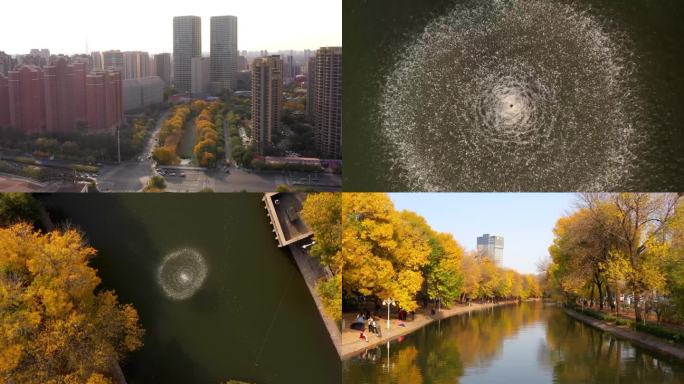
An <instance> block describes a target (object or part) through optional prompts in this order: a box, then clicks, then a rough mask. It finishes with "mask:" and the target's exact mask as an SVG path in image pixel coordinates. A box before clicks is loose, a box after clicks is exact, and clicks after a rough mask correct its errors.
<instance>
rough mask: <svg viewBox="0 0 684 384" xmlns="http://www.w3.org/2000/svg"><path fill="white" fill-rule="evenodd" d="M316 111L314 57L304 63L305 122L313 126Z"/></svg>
mask: <svg viewBox="0 0 684 384" xmlns="http://www.w3.org/2000/svg"><path fill="white" fill-rule="evenodd" d="M315 111H316V57H311V58H309V61H308V62H307V63H306V109H305V116H306V120H307V121H308V122H309V123H311V124H312V125H313V124H315V121H314V120H315V119H314V115H315Z"/></svg>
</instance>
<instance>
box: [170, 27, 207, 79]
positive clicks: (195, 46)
mask: <svg viewBox="0 0 684 384" xmlns="http://www.w3.org/2000/svg"><path fill="white" fill-rule="evenodd" d="M193 57H202V19H201V18H200V17H199V16H177V17H174V18H173V68H174V85H175V87H176V89H177V90H179V91H181V92H190V90H191V88H192V58H193Z"/></svg>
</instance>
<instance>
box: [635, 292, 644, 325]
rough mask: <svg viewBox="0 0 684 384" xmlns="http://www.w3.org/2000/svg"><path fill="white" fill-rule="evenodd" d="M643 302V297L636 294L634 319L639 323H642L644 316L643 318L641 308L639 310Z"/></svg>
mask: <svg viewBox="0 0 684 384" xmlns="http://www.w3.org/2000/svg"><path fill="white" fill-rule="evenodd" d="M640 301H641V295H640V294H637V293H634V318H635V320H636V322H637V323H639V322H641V321H642V320H643V319H642V316H641V308H639V302H640Z"/></svg>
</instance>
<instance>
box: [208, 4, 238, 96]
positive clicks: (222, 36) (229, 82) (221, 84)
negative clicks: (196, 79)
mask: <svg viewBox="0 0 684 384" xmlns="http://www.w3.org/2000/svg"><path fill="white" fill-rule="evenodd" d="M237 33H238V29H237V17H235V16H214V17H212V18H211V53H210V55H211V67H210V81H211V82H212V84H214V85H215V87H216V88H217V89H216V90H217V91H224V90H228V89H229V90H234V89H235V76H236V73H237V67H238V46H237Z"/></svg>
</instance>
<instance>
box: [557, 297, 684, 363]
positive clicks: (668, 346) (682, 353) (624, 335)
mask: <svg viewBox="0 0 684 384" xmlns="http://www.w3.org/2000/svg"><path fill="white" fill-rule="evenodd" d="M563 310H564V311H565V313H567V314H568V316H570V317H572V318H574V319H575V320H579V321H581V322H583V323H585V324H587V325H590V326H592V327H594V328H597V329H600V330H602V331H604V332H608V333H610V334H612V335H615V336H617V337H619V338H621V339H625V340H628V341H630V342H632V343H634V344H636V345H638V346H640V347H643V348H646V349H650V350H652V351H656V352H659V353H661V354H664V355H668V356H671V357H674V358H677V359H679V360H684V347H680V346H678V345H677V344H674V343H670V342H669V341H667V340H663V339H661V338H659V337H655V336H651V335H649V334H646V333H643V332H638V331H635V330H633V329H630V328H627V327H618V326H615V325H610V324H608V323H605V322H603V321H601V320H599V319H594V318H593V317H589V316H585V315H582V314H580V313H578V312H575V311H573V310H571V309H568V308H563Z"/></svg>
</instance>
